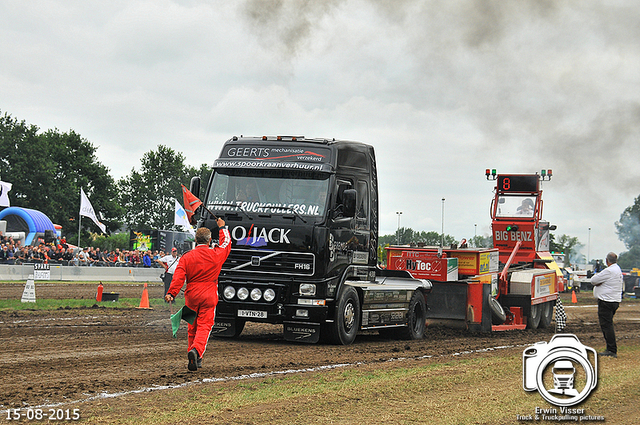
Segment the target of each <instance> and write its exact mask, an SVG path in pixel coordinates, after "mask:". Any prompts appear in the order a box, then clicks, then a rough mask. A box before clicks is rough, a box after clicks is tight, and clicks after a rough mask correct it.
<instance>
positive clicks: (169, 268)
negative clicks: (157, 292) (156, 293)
mask: <svg viewBox="0 0 640 425" xmlns="http://www.w3.org/2000/svg"><path fill="white" fill-rule="evenodd" d="M156 261H157V262H158V263H160V264H162V265H163V266H164V269H165V272H164V277H163V278H162V281H163V282H164V294H165V295H167V291H168V290H169V286H171V280H172V279H173V274H174V273H175V272H176V267H178V261H180V257H179V256H178V250H177V249H176V247H173V248H171V255H165V256H164V257H162V258H160V259H158V260H156Z"/></svg>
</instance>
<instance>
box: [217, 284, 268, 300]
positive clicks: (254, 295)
mask: <svg viewBox="0 0 640 425" xmlns="http://www.w3.org/2000/svg"><path fill="white" fill-rule="evenodd" d="M222 294H223V296H224V298H225V299H226V300H229V301H231V300H233V299H234V298H235V297H238V299H239V300H240V301H244V300H246V299H247V298H249V297H251V299H252V300H253V301H260V300H261V299H264V300H265V301H266V302H268V303H269V302H271V301H273V300H275V299H276V291H274V290H273V289H271V288H269V289H267V290H265V291H264V293H263V292H262V290H261V289H260V288H253V289H251V290H249V289H247V288H245V287H241V288H239V289H238V290H237V291H236V288H234V287H233V286H231V285H229V286H226V287H225V288H224V291H222Z"/></svg>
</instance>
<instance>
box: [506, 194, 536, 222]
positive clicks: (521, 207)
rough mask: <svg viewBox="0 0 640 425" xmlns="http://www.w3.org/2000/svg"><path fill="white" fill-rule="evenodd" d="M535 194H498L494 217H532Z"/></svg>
mask: <svg viewBox="0 0 640 425" xmlns="http://www.w3.org/2000/svg"><path fill="white" fill-rule="evenodd" d="M535 201H536V198H535V196H531V195H529V196H522V195H521V196H518V195H513V196H500V197H499V198H498V207H497V208H496V217H514V218H524V217H533V213H534V210H535V204H536V202H535Z"/></svg>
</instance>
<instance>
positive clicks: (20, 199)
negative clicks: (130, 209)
mask: <svg viewBox="0 0 640 425" xmlns="http://www.w3.org/2000/svg"><path fill="white" fill-rule="evenodd" d="M95 152H96V147H94V146H93V145H92V144H91V143H90V142H89V141H88V140H86V139H84V138H82V137H81V136H80V135H79V134H78V133H76V132H74V131H73V130H70V131H69V132H68V133H61V132H60V131H59V130H57V129H55V130H48V131H46V132H44V133H40V132H39V128H38V127H37V126H35V125H27V124H26V123H25V122H24V121H18V120H17V119H14V118H12V117H11V116H10V115H8V114H7V113H5V114H4V115H2V116H0V180H3V181H7V182H10V183H12V185H13V187H12V190H11V192H10V194H9V196H10V199H11V201H12V206H17V207H24V208H31V209H34V210H38V211H41V212H43V213H44V214H46V215H47V216H48V217H49V218H50V219H51V220H52V221H53V222H54V223H56V224H59V225H61V226H62V233H63V235H65V236H66V237H67V238H68V240H69V241H70V242H72V241H75V240H76V238H77V234H78V221H77V220H78V214H79V211H80V188H83V189H84V191H85V193H86V194H87V196H88V197H89V199H90V200H91V204H92V206H93V208H94V210H95V211H96V212H97V213H98V214H100V215H101V217H100V219H101V221H102V222H103V223H104V224H105V225H106V226H107V229H108V230H110V231H113V230H116V229H117V228H119V227H120V222H119V221H118V218H119V216H120V215H121V214H122V209H121V207H120V205H119V204H118V203H117V202H116V189H115V185H114V181H113V178H112V177H111V176H110V174H109V169H108V168H107V167H105V166H104V165H102V164H101V163H100V162H98V160H97V158H96V156H95ZM89 231H94V232H95V231H96V227H95V225H94V224H93V222H92V221H91V220H83V221H82V232H83V235H84V236H85V237H86V236H88V233H89Z"/></svg>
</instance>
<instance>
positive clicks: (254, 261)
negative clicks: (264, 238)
mask: <svg viewBox="0 0 640 425" xmlns="http://www.w3.org/2000/svg"><path fill="white" fill-rule="evenodd" d="M251 265H252V266H254V267H258V266H260V257H257V256H255V255H254V256H252V257H251Z"/></svg>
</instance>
